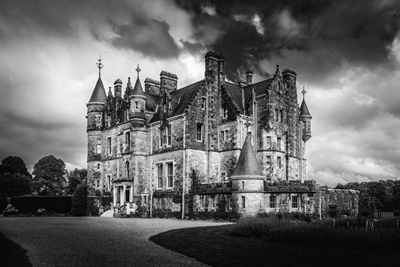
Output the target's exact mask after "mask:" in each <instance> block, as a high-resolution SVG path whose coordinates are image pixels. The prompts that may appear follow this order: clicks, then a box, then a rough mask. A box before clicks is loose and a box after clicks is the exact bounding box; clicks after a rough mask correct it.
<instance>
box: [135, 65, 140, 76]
mask: <svg viewBox="0 0 400 267" xmlns="http://www.w3.org/2000/svg"><path fill="white" fill-rule="evenodd" d="M140 71H141V69H140V68H139V64H137V68H136V72H137V77H138V79H139V72H140Z"/></svg>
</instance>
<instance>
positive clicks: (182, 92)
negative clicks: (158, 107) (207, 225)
mask: <svg viewBox="0 0 400 267" xmlns="http://www.w3.org/2000/svg"><path fill="white" fill-rule="evenodd" d="M202 83H203V80H201V81H198V82H195V83H193V84H190V85H188V86H186V87H183V88H181V89H179V90H176V91H175V92H173V93H171V97H172V98H173V99H174V100H175V102H177V103H179V104H178V105H177V106H176V108H175V110H173V111H172V114H171V115H170V116H176V115H180V114H183V113H184V112H185V109H186V108H187V107H188V105H189V104H190V102H191V101H192V99H193V98H194V96H195V95H196V93H197V91H198V90H199V89H200V86H201V84H202ZM157 100H158V99H157ZM158 120H160V114H159V112H157V113H155V114H154V116H153V117H152V118H151V120H150V123H151V122H156V121H158Z"/></svg>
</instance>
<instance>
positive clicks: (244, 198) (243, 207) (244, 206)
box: [242, 196, 246, 210]
mask: <svg viewBox="0 0 400 267" xmlns="http://www.w3.org/2000/svg"><path fill="white" fill-rule="evenodd" d="M245 209H246V197H245V196H242V210H245Z"/></svg>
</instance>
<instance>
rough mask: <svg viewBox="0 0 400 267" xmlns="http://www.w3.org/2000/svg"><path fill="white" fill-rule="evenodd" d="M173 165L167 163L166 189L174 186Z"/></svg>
mask: <svg viewBox="0 0 400 267" xmlns="http://www.w3.org/2000/svg"><path fill="white" fill-rule="evenodd" d="M173 167H174V166H173V163H167V173H168V183H167V187H169V188H172V187H173V185H174V168H173Z"/></svg>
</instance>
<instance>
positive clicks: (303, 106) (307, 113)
mask: <svg viewBox="0 0 400 267" xmlns="http://www.w3.org/2000/svg"><path fill="white" fill-rule="evenodd" d="M300 116H310V117H311V114H310V111H308V107H307V104H306V100H305V99H303V102H302V103H301V106H300Z"/></svg>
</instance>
